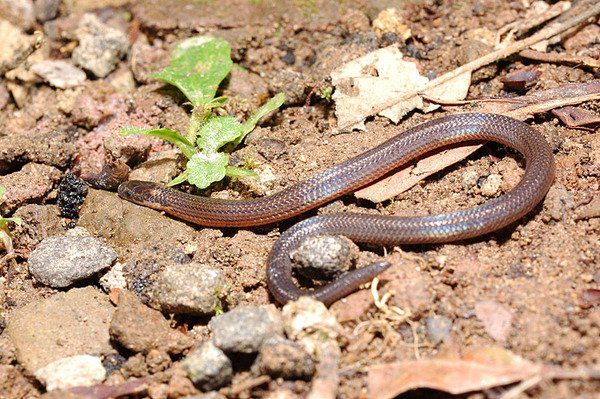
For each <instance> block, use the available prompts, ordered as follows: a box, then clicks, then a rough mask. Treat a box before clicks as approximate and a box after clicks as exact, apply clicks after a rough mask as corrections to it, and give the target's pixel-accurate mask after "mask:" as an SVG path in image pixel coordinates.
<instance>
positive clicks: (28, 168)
mask: <svg viewBox="0 0 600 399" xmlns="http://www.w3.org/2000/svg"><path fill="white" fill-rule="evenodd" d="M61 175H62V173H61V171H60V170H58V169H56V168H55V167H53V166H48V165H41V164H36V163H29V164H27V165H25V166H23V168H22V169H21V170H20V171H18V172H14V173H11V174H8V175H5V176H0V186H4V187H6V194H5V195H4V202H3V203H2V204H0V213H1V214H6V213H10V212H12V211H13V210H15V209H17V208H18V207H20V206H21V205H24V204H25V203H27V202H28V201H42V200H43V199H44V198H45V197H46V195H48V193H50V191H52V189H53V188H54V185H55V183H57V182H58V181H59V180H60V177H61Z"/></svg>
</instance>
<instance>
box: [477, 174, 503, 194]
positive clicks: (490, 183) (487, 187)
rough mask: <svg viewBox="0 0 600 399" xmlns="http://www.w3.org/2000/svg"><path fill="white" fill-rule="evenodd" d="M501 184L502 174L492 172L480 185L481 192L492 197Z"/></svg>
mask: <svg viewBox="0 0 600 399" xmlns="http://www.w3.org/2000/svg"><path fill="white" fill-rule="evenodd" d="M501 185H502V176H500V175H498V174H495V173H492V174H491V175H489V176H488V177H486V178H485V181H484V182H483V184H482V185H481V194H483V195H485V196H486V197H493V196H495V195H496V194H497V193H498V190H500V186H501Z"/></svg>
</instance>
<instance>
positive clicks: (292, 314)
mask: <svg viewBox="0 0 600 399" xmlns="http://www.w3.org/2000/svg"><path fill="white" fill-rule="evenodd" d="M282 315H283V326H284V329H285V333H286V335H287V336H288V338H290V339H291V340H293V341H296V342H298V343H300V344H301V345H302V346H303V347H304V349H306V351H307V352H308V353H310V354H311V355H313V356H314V355H317V353H318V351H319V349H320V348H321V346H322V344H323V343H324V341H326V340H335V339H336V338H337V337H338V336H340V335H341V333H342V326H341V325H340V324H339V323H338V321H337V320H336V318H335V316H334V315H333V313H332V312H330V311H329V309H327V307H326V306H325V305H324V304H323V303H322V302H319V301H317V300H316V299H314V298H311V297H306V296H305V297H300V298H299V299H298V300H296V301H290V302H288V303H287V304H286V305H285V306H284V307H283V309H282ZM324 337H325V339H324Z"/></svg>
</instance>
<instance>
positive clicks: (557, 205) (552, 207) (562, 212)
mask: <svg viewBox="0 0 600 399" xmlns="http://www.w3.org/2000/svg"><path fill="white" fill-rule="evenodd" d="M574 207H575V200H574V199H573V194H572V193H571V192H570V191H568V190H567V189H566V188H565V187H564V186H563V185H561V184H557V185H553V186H552V187H550V190H548V194H546V198H545V199H544V208H545V209H546V210H547V211H548V213H549V214H550V217H551V218H552V219H554V220H556V221H560V220H563V219H564V218H565V217H566V215H568V214H569V213H570V211H571V210H572V209H573V208H574Z"/></svg>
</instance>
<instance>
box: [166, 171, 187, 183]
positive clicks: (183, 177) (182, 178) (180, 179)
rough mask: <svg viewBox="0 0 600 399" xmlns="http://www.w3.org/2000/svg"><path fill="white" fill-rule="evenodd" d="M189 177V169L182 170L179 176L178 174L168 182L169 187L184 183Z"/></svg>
mask: <svg viewBox="0 0 600 399" xmlns="http://www.w3.org/2000/svg"><path fill="white" fill-rule="evenodd" d="M187 178H188V171H187V169H186V170H184V171H183V172H181V173H180V174H179V176H177V177H176V178H174V179H173V180H171V181H170V182H168V183H167V187H173V186H177V185H179V184H181V183H183V182H184V181H186V180H187Z"/></svg>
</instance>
